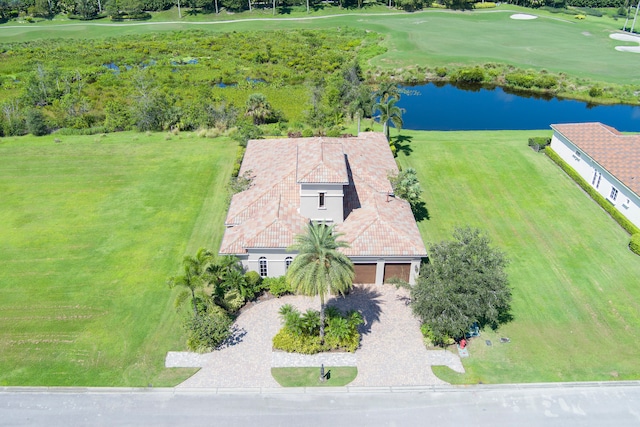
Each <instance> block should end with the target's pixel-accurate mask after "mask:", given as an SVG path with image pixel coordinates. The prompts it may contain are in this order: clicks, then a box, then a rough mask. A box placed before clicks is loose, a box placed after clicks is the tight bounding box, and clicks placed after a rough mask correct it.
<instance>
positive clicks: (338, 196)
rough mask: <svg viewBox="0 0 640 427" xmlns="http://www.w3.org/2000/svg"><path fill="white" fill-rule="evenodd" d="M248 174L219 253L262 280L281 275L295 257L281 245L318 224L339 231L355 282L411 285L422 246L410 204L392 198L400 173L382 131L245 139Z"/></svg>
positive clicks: (422, 253) (234, 202) (243, 169)
mask: <svg viewBox="0 0 640 427" xmlns="http://www.w3.org/2000/svg"><path fill="white" fill-rule="evenodd" d="M247 172H248V173H249V174H250V175H251V176H252V177H253V179H252V182H251V186H250V187H249V189H248V190H246V191H243V192H241V193H238V194H236V195H234V196H233V198H232V199H231V205H230V206H229V212H228V213H227V218H226V220H225V226H226V230H225V233H224V237H223V238H222V244H221V246H220V254H232V255H236V256H237V257H238V258H240V260H241V261H242V264H243V265H244V267H245V268H246V269H247V270H253V271H257V272H258V273H259V274H260V275H261V276H263V277H265V276H272V277H273V276H281V275H284V274H285V273H286V270H287V268H288V267H289V264H290V263H291V261H292V260H293V257H295V253H292V252H287V250H286V248H287V247H289V246H290V245H291V244H293V243H294V236H295V235H297V234H300V233H304V232H305V231H306V227H307V224H308V223H309V221H317V222H322V223H327V224H335V230H336V232H338V233H343V236H342V237H340V240H344V241H346V242H348V243H349V245H350V247H349V248H343V249H341V250H342V251H343V252H344V253H345V254H346V255H347V256H349V258H350V259H351V260H352V261H353V263H354V265H355V271H356V279H355V281H354V282H355V283H376V284H381V283H383V282H386V281H388V280H389V279H390V278H392V277H398V278H401V279H403V280H406V281H408V282H409V283H415V279H416V277H417V274H418V272H419V268H420V261H421V259H422V258H423V257H425V256H426V249H425V246H424V243H423V242H422V238H421V236H420V232H419V231H418V226H417V224H416V221H415V218H414V217H413V213H412V212H411V208H410V206H409V203H407V202H406V201H404V200H400V199H397V198H395V197H393V195H392V188H391V184H390V182H389V179H388V176H389V174H396V173H397V172H398V168H397V166H396V162H395V160H394V158H393V155H392V153H391V150H390V149H389V143H388V142H387V140H386V138H385V136H384V135H383V134H381V133H373V132H368V133H361V134H360V135H359V136H357V137H349V138H323V137H318V138H288V139H262V140H251V141H249V143H248V144H247V150H246V152H245V155H244V160H243V162H242V167H241V169H240V173H241V174H244V173H247Z"/></svg>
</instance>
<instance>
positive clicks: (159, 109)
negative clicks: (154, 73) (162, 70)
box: [131, 71, 171, 131]
mask: <svg viewBox="0 0 640 427" xmlns="http://www.w3.org/2000/svg"><path fill="white" fill-rule="evenodd" d="M133 84H134V87H135V95H134V96H133V101H134V102H133V104H132V111H131V116H132V118H133V121H134V123H135V125H136V127H137V128H138V130H139V131H148V130H153V131H158V130H162V128H163V127H164V124H165V121H167V119H168V118H169V112H170V109H171V105H170V103H169V100H168V99H167V97H166V95H165V93H164V92H162V91H161V90H160V89H159V88H158V87H157V85H156V83H155V81H154V80H153V79H152V77H151V76H149V75H148V74H147V73H146V72H145V71H140V72H139V73H138V74H136V76H135V77H134V82H133Z"/></svg>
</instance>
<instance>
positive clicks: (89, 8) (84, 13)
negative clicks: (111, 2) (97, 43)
mask: <svg viewBox="0 0 640 427" xmlns="http://www.w3.org/2000/svg"><path fill="white" fill-rule="evenodd" d="M76 13H77V14H78V15H80V17H81V18H82V19H93V18H95V17H96V15H98V4H97V3H96V1H95V0H76Z"/></svg>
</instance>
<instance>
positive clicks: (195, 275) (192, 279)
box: [167, 248, 213, 316]
mask: <svg viewBox="0 0 640 427" xmlns="http://www.w3.org/2000/svg"><path fill="white" fill-rule="evenodd" d="M212 260H213V254H212V253H211V251H209V250H208V249H205V248H201V249H200V250H198V252H197V253H196V256H195V257H193V256H190V255H187V256H185V257H184V259H183V260H182V269H183V274H182V275H180V276H173V277H171V278H170V279H169V280H168V282H167V284H168V285H169V287H171V288H174V287H176V286H180V287H183V288H185V289H184V291H183V292H182V293H181V294H180V295H178V298H177V299H176V305H177V306H178V305H180V304H181V303H182V302H184V300H185V299H187V298H188V297H189V295H190V296H191V303H192V304H193V315H194V316H197V315H198V307H197V305H196V293H198V292H201V291H202V290H204V288H205V287H207V286H208V285H209V284H210V283H211V280H212V276H211V274H210V273H209V266H210V265H211V262H212Z"/></svg>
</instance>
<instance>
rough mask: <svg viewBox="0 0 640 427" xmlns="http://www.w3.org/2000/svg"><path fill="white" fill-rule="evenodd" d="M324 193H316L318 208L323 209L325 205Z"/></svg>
mask: <svg viewBox="0 0 640 427" xmlns="http://www.w3.org/2000/svg"><path fill="white" fill-rule="evenodd" d="M326 195H327V194H326V193H318V208H320V209H324V208H325V207H326V204H325V199H326Z"/></svg>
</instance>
